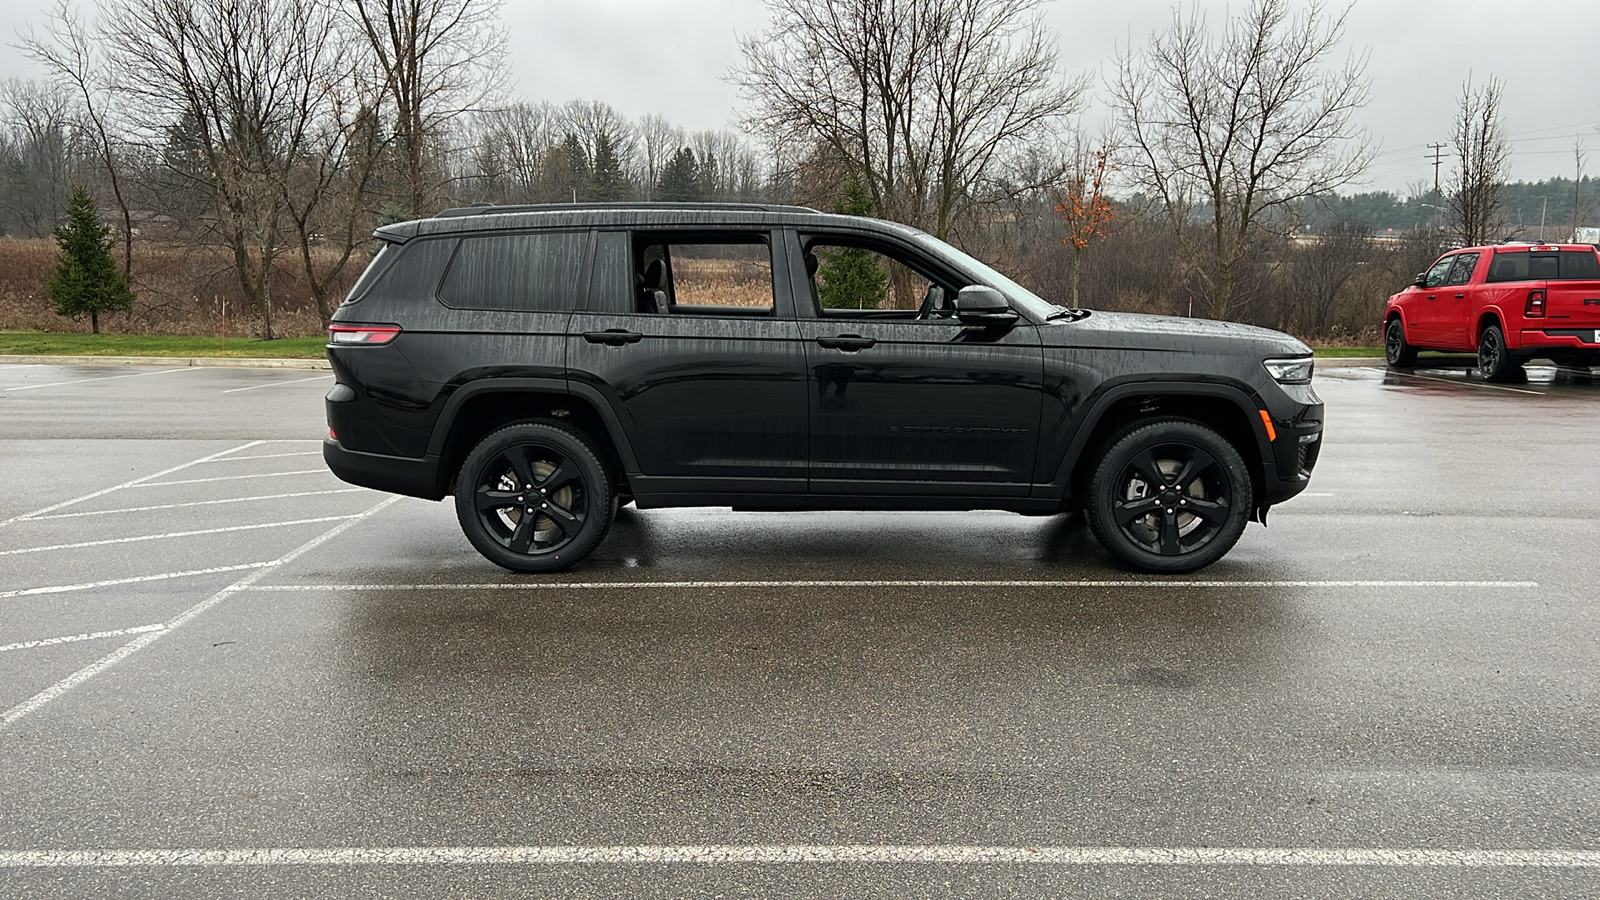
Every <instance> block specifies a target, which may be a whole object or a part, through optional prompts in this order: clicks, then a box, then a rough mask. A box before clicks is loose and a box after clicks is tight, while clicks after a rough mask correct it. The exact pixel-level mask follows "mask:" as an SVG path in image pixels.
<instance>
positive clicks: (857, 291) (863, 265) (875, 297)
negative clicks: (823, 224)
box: [817, 178, 889, 309]
mask: <svg viewBox="0 0 1600 900" xmlns="http://www.w3.org/2000/svg"><path fill="white" fill-rule="evenodd" d="M833 211H834V212H836V213H839V214H841V215H846V216H867V215H871V214H872V199H871V198H869V197H868V196H867V189H866V188H865V187H864V186H863V185H862V184H861V181H860V180H859V179H856V178H852V179H850V183H849V184H848V185H846V186H845V190H844V196H843V197H841V198H840V199H839V200H838V201H837V202H836V203H834V205H833ZM824 252H825V254H826V255H825V256H824V257H823V258H822V260H821V264H820V265H819V266H818V267H817V297H818V299H820V300H821V301H822V305H823V306H824V307H825V308H827V309H877V308H878V307H879V305H880V304H882V303H883V301H884V299H885V298H886V297H887V296H888V292H887V290H886V289H887V287H888V283H889V275H888V273H887V272H885V271H884V270H883V266H881V265H879V264H878V256H877V254H875V253H873V252H872V251H871V250H864V249H862V248H860V247H834V248H829V249H828V250H826V251H824Z"/></svg>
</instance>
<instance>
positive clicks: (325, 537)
mask: <svg viewBox="0 0 1600 900" xmlns="http://www.w3.org/2000/svg"><path fill="white" fill-rule="evenodd" d="M400 500H401V498H400V497H398V496H396V497H389V498H388V499H386V500H383V501H380V502H379V503H378V504H377V505H376V506H373V507H372V508H371V509H368V510H367V511H366V512H364V513H362V514H361V515H360V516H353V517H348V521H344V522H340V523H339V524H338V525H335V526H334V527H332V528H330V529H328V530H327V531H324V532H323V533H322V534H320V535H317V536H316V537H314V538H312V539H311V540H309V541H306V542H305V543H304V544H301V545H300V546H298V547H296V548H294V549H293V550H290V551H289V552H288V553H285V554H284V555H282V556H280V557H278V558H277V559H275V560H272V561H271V562H269V563H267V564H265V565H263V566H261V567H260V568H258V569H256V570H255V571H253V572H251V573H250V574H248V575H246V576H244V577H243V578H241V579H239V580H238V581H235V582H234V583H233V584H230V585H228V586H227V587H225V588H223V589H222V590H220V591H217V592H216V593H215V594H212V595H211V596H210V597H207V598H206V599H204V600H202V601H200V602H199V603H197V604H195V605H194V606H191V607H189V608H188V609H186V610H184V611H183V612H181V613H179V614H178V615H176V616H174V617H173V618H171V619H168V620H167V621H166V622H164V623H162V624H163V625H164V626H165V627H164V628H162V630H160V631H152V632H149V633H148V634H141V635H139V636H138V637H136V638H134V639H133V640H131V641H129V642H128V643H126V644H123V645H122V646H121V647H119V648H117V649H116V650H113V651H112V652H111V653H108V654H106V655H105V656H103V657H101V658H100V659H98V660H96V661H95V662H93V663H90V664H89V665H87V666H84V667H83V668H81V669H79V670H78V671H76V672H73V673H72V674H71V675H68V676H67V677H66V678H63V679H61V680H60V681H58V682H56V683H55V684H52V685H51V686H49V687H47V688H45V689H44V690H42V691H40V692H39V693H37V694H34V695H33V696H32V697H29V698H28V699H27V700H24V701H23V702H21V703H19V704H17V705H16V706H13V707H11V708H10V709H8V710H6V711H5V713H4V714H3V715H0V729H3V728H7V727H10V726H11V725H12V724H14V723H15V722H16V721H17V720H19V719H21V718H23V717H25V716H27V715H30V714H31V713H34V712H37V711H38V710H40V709H42V708H43V707H44V706H46V705H47V704H49V703H50V702H51V701H53V700H55V699H56V698H57V697H60V696H61V695H62V694H65V693H66V692H68V691H70V690H72V689H73V688H75V687H77V686H78V685H80V684H83V683H84V682H86V681H88V680H89V679H91V678H94V677H95V676H96V675H99V674H100V673H101V672H104V671H106V670H107V669H109V668H111V667H112V666H115V665H116V664H117V663H119V662H122V661H123V660H125V659H127V658H128V657H130V656H132V655H133V654H135V653H138V652H139V651H140V650H143V649H144V648H145V647H148V646H150V645H151V644H153V643H155V642H156V641H157V640H158V639H160V638H161V637H163V636H165V635H166V634H168V633H169V632H172V631H176V630H177V629H179V628H182V627H183V626H184V625H187V624H188V623H189V622H191V621H193V620H194V619H195V617H196V616H199V615H200V614H202V613H204V612H205V611H206V610H209V609H211V608H212V607H214V606H216V605H217V604H219V603H221V602H222V601H224V600H226V599H228V598H229V597H231V596H233V595H234V594H236V593H238V592H240V591H242V590H244V589H245V588H247V587H249V586H250V585H252V584H254V583H255V581H256V579H257V578H260V577H261V576H263V575H265V574H266V573H268V572H270V571H272V570H273V569H276V568H279V567H281V566H285V565H287V564H289V563H291V562H293V561H294V560H296V559H299V558H300V557H301V556H303V555H304V554H306V553H309V552H311V551H312V550H315V549H316V548H318V547H320V546H322V545H323V544H325V543H327V542H328V541H331V540H333V539H334V538H336V537H338V536H339V535H341V534H343V533H344V532H346V531H348V530H349V529H350V528H352V527H353V526H354V525H355V524H356V523H357V522H358V521H360V520H362V519H364V518H367V517H369V516H372V515H375V514H377V513H379V512H382V511H383V510H384V509H386V508H388V507H389V506H390V505H392V504H394V503H398V502H400Z"/></svg>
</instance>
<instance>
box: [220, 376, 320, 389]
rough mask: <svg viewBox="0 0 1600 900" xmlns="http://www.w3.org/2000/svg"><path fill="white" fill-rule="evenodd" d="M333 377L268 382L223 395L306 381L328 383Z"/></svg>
mask: <svg viewBox="0 0 1600 900" xmlns="http://www.w3.org/2000/svg"><path fill="white" fill-rule="evenodd" d="M331 377H332V376H331V375H314V376H312V377H310V378H296V379H294V380H293V381H272V382H268V383H267V384H252V385H250V386H249V387H242V388H233V389H232V390H227V391H223V393H224V394H237V393H239V392H240V391H254V390H259V389H261V388H269V387H281V386H283V385H286V384H300V383H302V382H306V381H326V380H327V379H329V378H331Z"/></svg>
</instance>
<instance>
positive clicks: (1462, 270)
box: [1444, 253, 1479, 285]
mask: <svg viewBox="0 0 1600 900" xmlns="http://www.w3.org/2000/svg"><path fill="white" fill-rule="evenodd" d="M1478 256H1479V254H1477V253H1459V254H1457V255H1456V262H1455V265H1453V266H1451V267H1450V277H1449V278H1447V279H1445V282H1444V283H1445V284H1447V285H1455V284H1466V283H1467V282H1469V281H1471V280H1472V270H1473V269H1476V268H1477V267H1478Z"/></svg>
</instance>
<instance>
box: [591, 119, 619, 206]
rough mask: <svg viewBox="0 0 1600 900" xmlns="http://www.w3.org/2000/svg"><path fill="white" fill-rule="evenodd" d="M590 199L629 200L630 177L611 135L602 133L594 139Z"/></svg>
mask: <svg viewBox="0 0 1600 900" xmlns="http://www.w3.org/2000/svg"><path fill="white" fill-rule="evenodd" d="M589 185H590V187H589V199H591V200H601V201H605V200H626V199H628V176H627V174H626V173H624V172H623V171H622V160H620V159H618V158H617V150H616V147H615V145H613V144H612V142H611V135H609V134H607V133H605V132H604V131H602V132H600V133H599V134H598V135H596V136H595V139H594V172H593V173H592V174H591V175H590V176H589Z"/></svg>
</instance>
